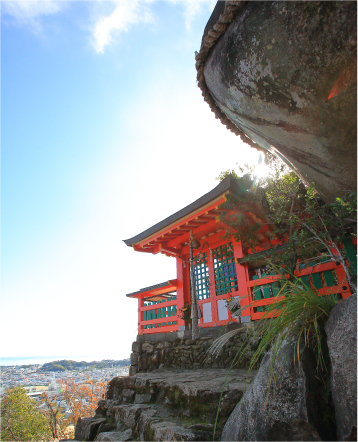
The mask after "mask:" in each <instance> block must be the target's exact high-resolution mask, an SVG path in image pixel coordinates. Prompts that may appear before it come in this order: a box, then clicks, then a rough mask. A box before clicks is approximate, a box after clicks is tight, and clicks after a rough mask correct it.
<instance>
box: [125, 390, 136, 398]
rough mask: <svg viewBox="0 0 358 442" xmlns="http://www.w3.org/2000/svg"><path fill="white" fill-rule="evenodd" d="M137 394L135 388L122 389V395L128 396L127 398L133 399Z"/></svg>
mask: <svg viewBox="0 0 358 442" xmlns="http://www.w3.org/2000/svg"><path fill="white" fill-rule="evenodd" d="M134 395H135V391H134V390H129V389H126V388H125V389H124V390H122V396H123V397H125V398H127V399H131V398H132V397H133V396H134Z"/></svg>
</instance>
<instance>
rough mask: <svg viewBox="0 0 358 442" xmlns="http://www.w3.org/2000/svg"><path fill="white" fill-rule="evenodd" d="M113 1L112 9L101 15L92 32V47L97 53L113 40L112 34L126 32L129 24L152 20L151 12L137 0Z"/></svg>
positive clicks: (101, 51)
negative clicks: (106, 14)
mask: <svg viewBox="0 0 358 442" xmlns="http://www.w3.org/2000/svg"><path fill="white" fill-rule="evenodd" d="M114 3H115V9H114V11H113V12H112V13H111V14H110V15H109V16H107V17H101V18H100V19H99V20H98V21H97V23H96V24H95V29H94V32H93V37H94V48H95V50H96V52H97V53H102V54H103V52H104V47H105V46H107V45H108V44H109V43H111V42H112V41H113V35H114V34H117V35H118V34H119V33H120V32H126V31H128V30H129V28H130V26H131V25H133V24H138V23H149V22H151V21H153V14H152V13H151V11H150V9H149V8H148V6H147V5H146V3H147V2H140V1H139V0H121V1H119V2H114Z"/></svg>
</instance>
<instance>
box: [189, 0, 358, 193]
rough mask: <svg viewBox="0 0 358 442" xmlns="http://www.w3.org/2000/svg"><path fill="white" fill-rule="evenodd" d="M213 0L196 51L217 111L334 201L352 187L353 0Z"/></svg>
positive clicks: (203, 85)
mask: <svg viewBox="0 0 358 442" xmlns="http://www.w3.org/2000/svg"><path fill="white" fill-rule="evenodd" d="M216 9H217V11H214V12H213V17H212V18H211V20H209V23H208V27H209V28H210V30H209V29H206V30H205V35H204V38H203V44H202V47H201V50H200V52H199V55H198V56H197V58H196V60H197V70H198V84H199V87H200V88H201V89H202V91H203V95H204V97H205V99H206V101H208V102H209V104H210V106H211V108H212V110H213V111H214V112H215V114H216V116H217V117H218V118H220V119H221V121H222V122H223V123H224V124H226V125H227V126H228V128H229V129H230V130H232V131H233V132H235V133H237V134H238V135H241V136H242V137H243V139H245V140H246V141H248V142H249V143H251V144H253V145H256V146H257V147H259V148H261V149H264V150H268V151H272V152H278V153H279V154H280V155H281V156H282V157H283V158H284V159H285V161H286V162H287V163H288V164H289V165H290V166H291V167H292V168H294V169H295V170H296V171H298V172H299V173H300V175H301V176H302V177H303V178H304V179H306V180H308V181H310V182H315V184H316V187H317V190H318V191H319V192H320V193H321V194H322V196H323V197H324V199H326V200H327V201H331V200H332V199H334V198H335V197H337V196H341V195H342V194H344V192H345V191H347V190H348V189H355V188H356V186H357V168H356V150H357V111H356V109H357V107H356V103H357V86H356V76H357V64H356V63H357V56H356V39H357V37H356V36H357V5H356V2H259V1H257V2H256V1H255V2H226V6H225V10H224V8H223V2H218V5H217V8H216ZM225 11H226V12H227V13H226V15H225ZM230 11H231V12H230ZM220 13H224V16H222V17H225V18H222V17H221V18H222V20H221V21H220ZM215 22H216V24H215ZM245 137H246V138H245ZM247 137H249V139H248V138H247ZM255 143H256V144H255Z"/></svg>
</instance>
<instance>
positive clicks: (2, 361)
mask: <svg viewBox="0 0 358 442" xmlns="http://www.w3.org/2000/svg"><path fill="white" fill-rule="evenodd" d="M62 359H67V360H71V361H77V362H80V361H86V362H91V361H102V360H103V359H113V360H115V361H120V360H121V359H127V358H121V357H118V356H113V355H111V356H35V357H30V356H26V357H16V358H3V357H0V365H32V364H46V363H47V362H53V361H61V360H62Z"/></svg>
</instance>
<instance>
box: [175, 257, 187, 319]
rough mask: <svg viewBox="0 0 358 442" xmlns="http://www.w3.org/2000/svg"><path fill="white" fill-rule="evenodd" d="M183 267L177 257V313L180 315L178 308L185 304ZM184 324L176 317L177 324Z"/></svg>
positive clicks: (185, 283) (180, 308)
mask: <svg viewBox="0 0 358 442" xmlns="http://www.w3.org/2000/svg"><path fill="white" fill-rule="evenodd" d="M185 273H186V272H185V268H184V265H183V261H182V260H181V259H180V258H177V280H178V287H177V315H180V314H181V313H180V310H182V309H183V307H184V304H185V291H186V290H185V289H186V285H187V281H186V278H185ZM181 325H185V321H184V319H178V326H181Z"/></svg>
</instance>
